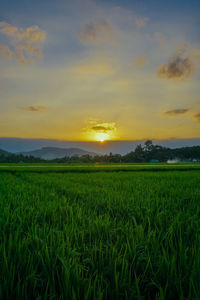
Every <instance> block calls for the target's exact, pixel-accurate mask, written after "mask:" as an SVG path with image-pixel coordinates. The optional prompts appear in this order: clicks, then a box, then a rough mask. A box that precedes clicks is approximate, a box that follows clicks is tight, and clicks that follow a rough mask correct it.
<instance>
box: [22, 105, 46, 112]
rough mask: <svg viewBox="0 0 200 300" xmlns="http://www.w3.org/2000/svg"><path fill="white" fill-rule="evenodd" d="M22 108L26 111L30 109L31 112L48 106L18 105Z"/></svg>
mask: <svg viewBox="0 0 200 300" xmlns="http://www.w3.org/2000/svg"><path fill="white" fill-rule="evenodd" d="M17 108H18V109H20V110H24V111H29V112H39V111H41V110H45V109H46V107H45V106H33V105H30V106H18V107H17Z"/></svg>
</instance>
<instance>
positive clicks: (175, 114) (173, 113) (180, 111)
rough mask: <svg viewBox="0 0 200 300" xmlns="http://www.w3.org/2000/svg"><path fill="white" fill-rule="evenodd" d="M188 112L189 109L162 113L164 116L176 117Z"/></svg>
mask: <svg viewBox="0 0 200 300" xmlns="http://www.w3.org/2000/svg"><path fill="white" fill-rule="evenodd" d="M189 110H190V109H189V108H178V109H173V110H168V111H166V112H164V115H165V116H170V117H174V116H177V115H183V114H185V113H187V112H188V111H189Z"/></svg>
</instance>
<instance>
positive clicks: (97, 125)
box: [83, 119, 117, 142]
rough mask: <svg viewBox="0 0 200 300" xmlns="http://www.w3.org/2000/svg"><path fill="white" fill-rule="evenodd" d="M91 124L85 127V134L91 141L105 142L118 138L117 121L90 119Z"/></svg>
mask: <svg viewBox="0 0 200 300" xmlns="http://www.w3.org/2000/svg"><path fill="white" fill-rule="evenodd" d="M88 123H89V124H90V125H89V126H87V127H86V128H83V131H84V136H85V138H86V139H88V140H90V141H98V142H104V141H107V140H113V139H115V138H116V130H117V128H116V124H115V122H106V123H105V122H104V123H103V122H98V121H97V120H95V119H89V121H88Z"/></svg>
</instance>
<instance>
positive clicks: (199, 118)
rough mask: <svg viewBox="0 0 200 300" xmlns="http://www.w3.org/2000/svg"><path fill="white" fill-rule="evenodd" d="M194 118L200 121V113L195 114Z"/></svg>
mask: <svg viewBox="0 0 200 300" xmlns="http://www.w3.org/2000/svg"><path fill="white" fill-rule="evenodd" d="M194 118H195V119H196V121H197V122H200V113H197V114H196V115H194Z"/></svg>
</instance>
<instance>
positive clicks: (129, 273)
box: [0, 163, 200, 300]
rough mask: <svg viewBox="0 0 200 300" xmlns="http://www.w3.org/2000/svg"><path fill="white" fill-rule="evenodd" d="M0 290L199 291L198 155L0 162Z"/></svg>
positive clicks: (126, 294) (41, 297)
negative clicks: (191, 159) (173, 159)
mask: <svg viewBox="0 0 200 300" xmlns="http://www.w3.org/2000/svg"><path fill="white" fill-rule="evenodd" d="M0 299H2V300H6V299H17V300H18V299H20V300H23V299H34V300H35V299H37V300H45V299H52V300H53V299H60V300H65V299H74V300H76V299H81V300H82V299H83V300H86V299H95V300H100V299H102V300H104V299H120V300H121V299H139V300H141V299H167V300H174V299H182V300H185V299H188V300H191V299H195V300H198V299H200V164H198V163H196V164H192V163H191V164H173V165H167V164H129V165H127V164H122V165H114V164H111V165H105V164H104V165H103V164H102V165H101V164H100V165H92V164H91V165H80V164H77V165H75V164H74V165H73V164H71V165H59V164H54V165H53V164H41V165H40V164H35V165H26V164H16V165H15V164H10V165H0Z"/></svg>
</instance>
